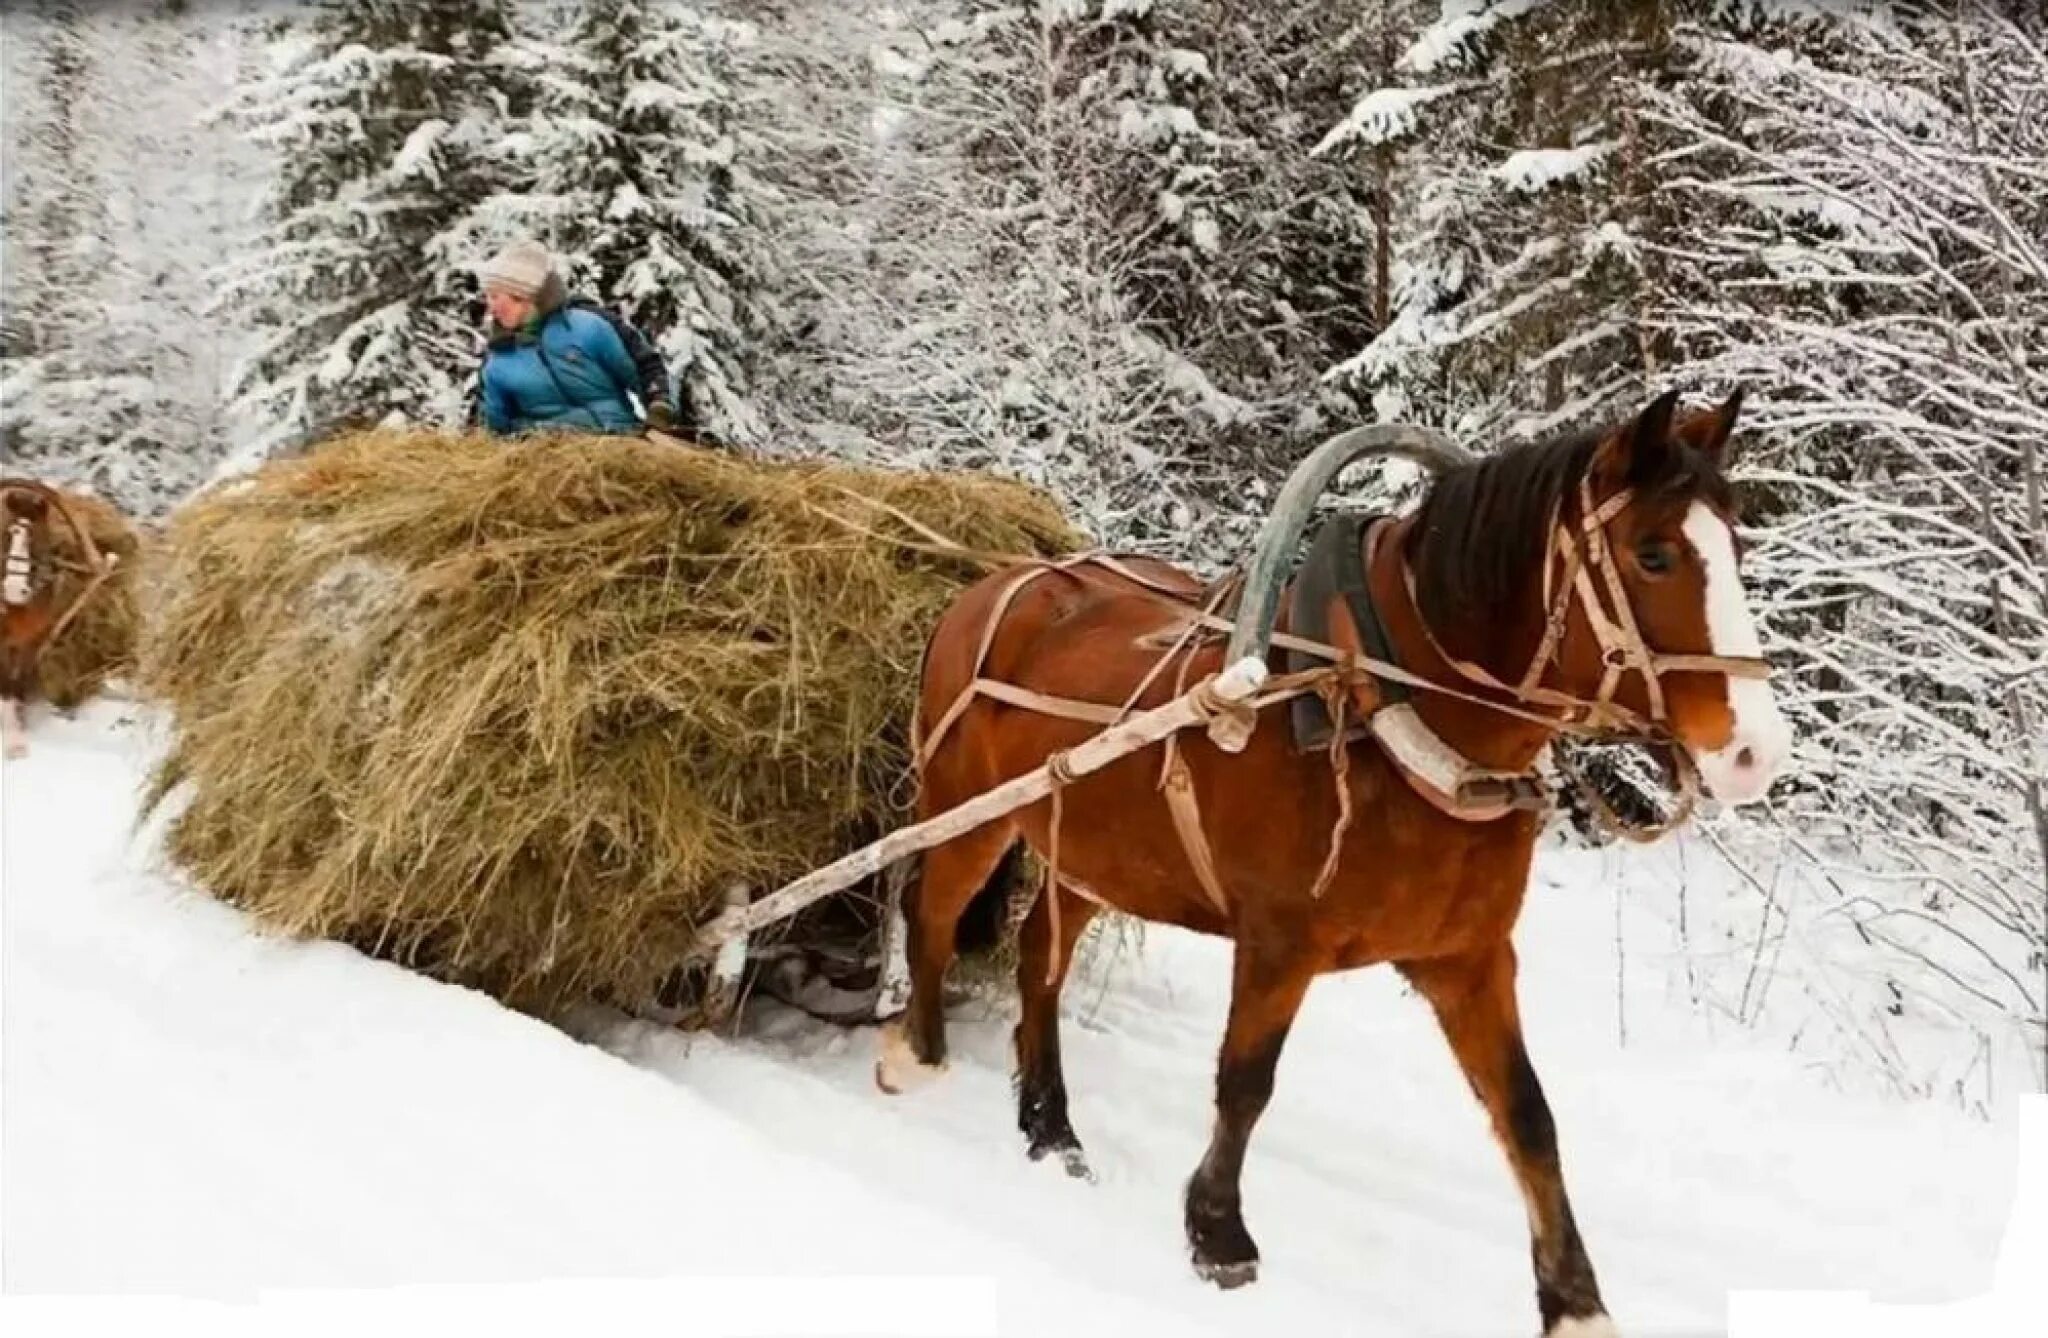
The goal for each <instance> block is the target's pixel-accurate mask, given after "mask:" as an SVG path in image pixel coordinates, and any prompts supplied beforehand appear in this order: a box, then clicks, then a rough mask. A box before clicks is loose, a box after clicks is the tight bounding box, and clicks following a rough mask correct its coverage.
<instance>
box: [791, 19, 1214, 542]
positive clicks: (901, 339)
mask: <svg viewBox="0 0 2048 1338" xmlns="http://www.w3.org/2000/svg"><path fill="white" fill-rule="evenodd" d="M824 8H828V7H826V6H823V5H822V4H820V5H818V6H817V9H813V8H811V7H810V6H809V5H805V6H802V7H799V10H798V12H792V13H790V14H788V15H787V16H785V17H784V18H783V20H782V21H781V22H779V23H777V24H776V25H774V27H773V28H772V29H769V30H768V32H767V36H768V39H769V44H768V45H767V47H766V48H765V49H764V50H763V52H762V53H761V56H760V59H762V60H763V61H772V62H778V63H780V65H781V68H782V69H783V70H785V71H788V72H791V74H793V75H798V76H800V77H801V78H802V79H803V81H804V82H803V83H802V86H801V88H800V90H799V95H800V97H801V100H802V105H800V106H796V107H790V106H787V105H785V106H782V107H779V108H776V109H774V114H775V116H776V120H777V122H778V124H779V127H780V128H779V129H778V130H777V131H776V132H774V133H775V142H774V143H773V144H772V145H771V152H770V154H769V171H770V173H771V175H772V177H773V182H774V186H775V191H776V204H775V208H774V211H773V216H774V220H775V222H774V226H775V230H776V233H777V236H778V243H777V244H778V247H779V249H781V250H782V252H783V253H784V254H785V255H786V256H787V257H788V259H787V262H786V264H787V268H788V272H789V273H791V274H792V275H793V276H796V277H797V278H799V279H800V280H801V282H802V284H803V288H802V289H801V290H800V291H799V292H798V293H797V294H796V295H795V297H794V298H793V299H792V306H793V307H794V308H795V309H796V310H797V311H798V312H800V314H801V318H802V320H803V322H804V327H803V329H802V332H801V337H800V338H799V339H797V340H794V341H791V342H789V343H785V344H783V345H781V346H780V347H779V348H778V349H777V350H776V356H775V364H776V365H775V367H774V369H773V370H772V372H771V376H772V377H773V379H774V380H775V381H776V382H777V384H778V385H779V386H782V387H784V388H786V389H787V388H795V387H801V388H802V390H801V395H800V398H799V397H798V396H789V397H786V398H785V397H779V406H778V413H779V416H780V417H781V423H780V424H779V426H781V427H782V429H783V430H782V431H780V432H778V437H779V438H782V439H785V440H791V441H806V442H808V443H810V444H812V445H814V446H820V447H822V448H824V449H827V450H831V451H834V452H837V453H841V454H848V455H858V456H869V457H875V458H888V459H891V460H897V461H902V462H904V463H909V464H914V465H936V466H945V467H968V468H985V469H990V470H993V471H995V472H998V473H1003V474H1006V475H1009V476H1011V477H1016V478H1022V479H1025V480H1028V481H1030V482H1033V483H1037V484H1040V485H1043V486H1048V487H1051V488H1053V489H1054V490H1055V491H1057V492H1058V493H1059V494H1060V495H1061V496H1062V497H1063V498H1064V499H1065V500H1066V501H1067V503H1068V504H1069V505H1070V506H1071V507H1072V508H1073V509H1074V510H1075V511H1076V513H1077V514H1078V516H1079V517H1080V518H1081V519H1082V520H1083V522H1084V523H1086V524H1087V525H1089V527H1090V528H1091V529H1092V530H1094V531H1095V532H1096V533H1097V534H1100V535H1105V536H1108V537H1111V538H1113V539H1114V540H1115V541H1117V542H1120V543H1126V544H1132V545H1140V546H1142V545H1147V544H1152V545H1162V546H1166V547H1170V548H1173V549H1175V550H1181V551H1185V550H1187V549H1189V548H1191V547H1194V546H1195V545H1196V544H1198V543H1199V542H1200V534H1199V533H1198V532H1206V523H1207V522H1210V521H1213V519H1214V518H1215V516H1216V515H1217V514H1219V511H1220V508H1211V507H1209V506H1208V505H1207V504H1205V503H1204V502H1203V500H1202V499H1203V497H1204V496H1210V495H1220V493H1221V491H1222V488H1223V484H1224V483H1225V482H1226V480H1225V479H1224V478H1222V477H1220V476H1219V477H1214V478H1207V477H1204V476H1203V474H1202V470H1201V466H1199V465H1197V464H1193V463H1191V462H1190V461H1189V460H1188V459H1187V458H1186V456H1185V455H1184V453H1183V451H1182V447H1183V445H1184V444H1185V440H1186V435H1185V434H1186V432H1187V424H1188V422H1189V421H1190V420H1191V418H1192V417H1193V416H1194V415H1197V414H1199V413H1201V412H1203V411H1204V409H1205V408H1206V407H1214V408H1216V409H1217V410H1219V411H1220V412H1226V413H1227V412H1228V411H1229V407H1228V404H1227V401H1226V399H1225V397H1223V396H1222V395H1221V394H1220V392H1218V391H1217V390H1216V389H1215V388H1214V387H1213V386H1211V385H1210V384H1208V383H1207V382H1206V380H1205V379H1204V378H1202V377H1200V376H1199V375H1198V374H1191V372H1192V369H1190V368H1188V367H1187V366H1186V364H1185V362H1184V360H1182V359H1180V358H1179V357H1178V356H1177V354H1176V352H1175V351H1174V350H1173V349H1171V348H1169V347H1166V346H1164V345H1162V344H1161V343H1160V341H1159V340H1158V339H1156V338H1154V337H1153V336H1152V335H1151V334H1150V333H1149V332H1147V331H1146V330H1145V329H1143V328H1142V326H1141V324H1140V322H1139V321H1138V319H1137V313H1136V312H1135V311H1134V310H1133V307H1132V304H1131V302H1130V300H1129V298H1128V297H1127V296H1126V295H1125V294H1126V292H1127V291H1128V290H1127V288H1126V287H1125V284H1126V282H1127V281H1128V280H1129V278H1130V275H1131V272H1132V268H1133V266H1134V265H1135V264H1136V263H1137V262H1138V259H1139V257H1138V255H1137V254H1136V252H1135V251H1134V249H1133V248H1132V246H1131V245H1130V241H1131V238H1130V236H1129V233H1128V232H1127V231H1120V230H1119V229H1118V228H1116V227H1113V226H1109V224H1108V221H1109V220H1112V219H1116V218H1118V217H1119V216H1120V215H1119V214H1118V213H1117V212H1116V211H1115V210H1114V209H1112V210H1110V211H1109V212H1107V213H1106V212H1104V206H1105V203H1106V202H1113V200H1114V198H1115V194H1116V189H1117V187H1118V186H1119V185H1120V184H1121V180H1122V178H1120V177H1118V176H1116V175H1115V174H1114V173H1112V172H1110V171H1108V170H1107V168H1106V167H1105V164H1106V163H1112V162H1113V159H1114V157H1115V154H1116V150H1115V148H1114V147H1113V145H1114V140H1115V136H1116V134H1117V127H1118V124H1119V113H1120V110H1121V109H1120V107H1119V106H1118V101H1119V97H1118V92H1117V90H1118V89H1119V88H1120V87H1122V85H1121V84H1120V83H1119V82H1118V81H1115V80H1104V79H1100V78H1097V77H1095V75H1096V73H1097V72H1098V71H1100V70H1101V69H1102V68H1104V63H1105V62H1111V63H1114V62H1116V61H1118V60H1120V59H1122V56H1121V54H1120V52H1119V49H1118V48H1119V47H1120V46H1122V45H1124V44H1128V43H1135V42H1137V41H1138V40H1139V39H1138V38H1137V37H1136V36H1134V35H1133V33H1132V32H1131V30H1130V28H1129V27H1128V26H1127V25H1123V24H1115V23H1113V24H1109V25H1108V26H1103V24H1102V16H1101V14H1100V13H1099V12H1097V11H1099V9H1100V6H1099V5H1094V4H1084V5H1073V6H1044V7H1039V8H1035V9H1024V8H1016V7H1005V6H997V5H994V4H988V3H983V0H926V2H925V3H918V4H912V5H909V6H905V7H902V8H901V9H900V10H899V11H896V12H893V13H892V14H888V15H881V16H875V17H874V18H873V19H872V20H871V21H870V22H867V23H863V22H860V21H858V19H857V18H856V17H854V16H842V17H839V18H837V19H835V18H833V17H832V16H831V15H828V14H823V13H819V12H817V10H818V9H824ZM1077 15H1079V16H1078V17H1077ZM813 19H816V20H818V21H819V22H818V23H817V24H813V22H812V20H813ZM799 34H801V35H799ZM821 34H823V35H825V36H828V37H833V38H836V39H837V40H839V41H840V42H843V43H844V44H845V50H846V56H847V57H848V58H846V59H832V60H826V59H821V58H819V57H818V55H817V48H816V46H815V45H814V43H815V42H817V41H818V40H819V37H820V35H821ZM776 82H778V83H780V84H782V86H784V87H790V86H793V85H795V84H796V82H797V78H796V77H784V78H778V79H777V80H776ZM764 138H766V137H765V136H764ZM1123 217H1128V215H1123ZM799 406H800V407H799Z"/></svg>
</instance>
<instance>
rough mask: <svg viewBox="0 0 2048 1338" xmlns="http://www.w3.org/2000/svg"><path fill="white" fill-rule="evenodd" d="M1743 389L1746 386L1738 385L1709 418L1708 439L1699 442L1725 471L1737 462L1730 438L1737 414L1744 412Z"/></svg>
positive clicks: (1706, 452) (1710, 457) (1701, 448)
mask: <svg viewBox="0 0 2048 1338" xmlns="http://www.w3.org/2000/svg"><path fill="white" fill-rule="evenodd" d="M1743 390H1744V387H1742V386H1739V385H1738V386H1736V387H1735V390H1734V392H1733V393H1732V394H1730V395H1729V396H1728V398H1727V399H1726V400H1725V401H1723V402H1722V405H1721V407H1720V408H1718V409H1716V410H1715V411H1714V416H1713V417H1712V418H1711V419H1709V420H1708V422H1709V424H1710V427H1709V429H1708V431H1707V433H1706V439H1705V440H1704V441H1702V442H1701V443H1700V444H1699V445H1700V450H1701V451H1703V452H1705V454H1706V455H1707V457H1708V458H1709V459H1711V460H1712V461H1713V462H1714V465H1715V467H1716V468H1718V469H1720V470H1721V471H1722V472H1724V473H1725V472H1727V470H1728V468H1729V466H1731V465H1733V464H1734V463H1735V456H1736V449H1735V447H1734V446H1732V445H1731V444H1730V441H1729V438H1730V434H1731V433H1733V432H1734V431H1735V416H1736V415H1737V414H1739V413H1741V412H1742V394H1743Z"/></svg>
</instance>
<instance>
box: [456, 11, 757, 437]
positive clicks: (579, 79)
mask: <svg viewBox="0 0 2048 1338" xmlns="http://www.w3.org/2000/svg"><path fill="white" fill-rule="evenodd" d="M567 23H568V26H567V28H566V30H565V31H563V32H561V33H560V34H559V35H558V36H557V37H555V38H554V39H553V40H549V41H546V42H544V43H535V44H531V45H530V46H529V48H528V50H527V53H526V54H527V58H528V59H529V60H530V61H531V66H530V68H531V71H532V73H533V75H534V77H535V78H536V81H537V83H538V85H539V87H540V90H541V92H540V97H539V99H538V102H537V105H536V106H535V108H534V111H533V115H532V117H531V120H530V122H529V123H528V125H527V126H526V128H525V129H524V131H523V133H522V134H521V136H520V137H519V139H518V141H517V143H518V153H519V157H520V164H519V166H520V171H519V175H518V177H517V178H516V180H515V181H513V182H512V183H510V186H509V189H508V190H507V191H506V192H505V193H504V194H502V195H501V196H499V197H498V198H497V199H495V200H494V201H492V203H491V205H490V207H489V210H488V212H489V214H490V217H491V225H492V227H493V228H494V229H497V230H499V231H501V232H502V231H504V230H507V229H514V228H516V229H519V230H524V231H529V232H531V233H533V234H534V235H536V236H538V237H539V238H540V239H541V240H543V241H544V242H546V243H547V244H548V246H549V247H550V249H552V250H554V251H555V252H556V253H557V254H558V255H561V256H563V257H564V259H565V263H566V266H567V268H568V269H569V275H568V277H569V279H570V280H571V282H572V286H573V287H575V288H577V289H579V290H581V291H583V292H585V293H588V294H590V295H592V296H594V297H597V298H599V299H600V300H602V301H604V302H607V303H610V304H613V305H615V306H616V307H617V308H618V309H619V310H620V311H621V312H623V313H624V314H625V315H626V316H628V317H629V318H630V319H632V320H633V321H635V322H636V323H637V324H639V325H640V326H641V327H642V328H643V329H645V330H646V331H647V333H648V335H649V337H650V338H653V339H654V340H655V341H656V342H657V343H658V344H659V345H660V347H661V349H662V352H663V354H664V355H665V356H666V357H667V358H668V360H669V370H670V372H671V374H673V375H674V376H675V377H676V378H677V380H678V382H679V383H680V386H681V392H682V404H681V405H679V406H678V407H679V408H681V409H683V410H684V411H685V415H686V417H688V418H689V419H690V420H691V422H692V424H693V425H694V426H695V428H696V429H698V431H699V432H700V434H702V435H704V436H705V437H706V438H707V439H709V440H713V441H722V442H738V443H754V442H758V441H759V440H761V438H762V437H763V435H764V428H763V425H762V418H761V414H760V412H759V411H758V409H757V408H756V407H755V405H754V404H753V402H752V400H751V398H750V397H751V393H752V392H751V391H750V389H749V376H748V371H747V368H748V364H749V360H750V359H751V358H752V356H753V354H754V350H755V347H756V346H757V345H758V343H759V342H760V339H761V337H762V333H761V328H760V324H761V312H760V310H759V306H760V303H761V301H762V300H763V299H762V295H761V293H760V289H761V287H762V285H763V282H764V275H763V266H764V258H763V254H762V251H761V247H760V244H759V237H758V232H757V228H758V225H757V224H756V222H755V220H754V218H753V213H754V206H753V204H752V201H751V199H750V190H751V188H752V184H751V182H750V180H749V177H748V175H747V172H746V170H745V167H744V165H743V164H741V163H740V162H738V161H737V152H736V148H737V140H736V138H735V136H734V133H733V129H732V120H733V116H734V96H733V89H732V86H731V80H732V73H731V66H732V62H733V59H734V54H735V50H736V49H737V48H739V47H740V46H742V45H743V44H744V43H745V42H746V41H747V40H748V39H749V36H750V29H749V28H748V27H747V26H746V25H743V24H736V23H733V22H730V21H727V20H724V19H721V18H719V17H717V16H716V15H714V14H712V13H710V12H708V11H707V10H705V9H703V8H700V7H696V6H691V5H678V4H672V3H660V2H658V0H590V3H587V4H584V5H580V6H577V7H575V8H574V9H573V10H571V11H569V13H568V15H567Z"/></svg>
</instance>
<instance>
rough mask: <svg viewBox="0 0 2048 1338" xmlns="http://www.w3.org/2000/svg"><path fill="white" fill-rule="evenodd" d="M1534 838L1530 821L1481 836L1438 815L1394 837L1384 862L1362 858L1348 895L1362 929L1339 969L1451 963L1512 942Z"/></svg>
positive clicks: (1491, 828) (1343, 952) (1508, 822)
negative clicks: (1436, 961) (1454, 957)
mask: <svg viewBox="0 0 2048 1338" xmlns="http://www.w3.org/2000/svg"><path fill="white" fill-rule="evenodd" d="M1419 816H1420V815H1419ZM1389 825H1398V822H1397V823H1395V824H1389ZM1534 838H1535V822H1534V820H1533V819H1532V818H1530V817H1528V816H1527V815H1521V814H1515V815H1510V816H1508V817H1505V818H1502V819H1500V820H1499V824H1498V825H1497V826H1496V825H1493V824H1488V825H1487V826H1486V827H1483V828H1478V829H1475V828H1473V827H1472V826H1470V825H1468V824H1464V823H1456V822H1455V820H1454V819H1448V818H1444V817H1443V816H1442V815H1440V814H1438V813H1436V812H1435V810H1433V809H1432V810H1430V811H1429V812H1428V814H1427V815H1426V816H1420V821H1419V822H1418V824H1417V827H1416V829H1415V830H1414V831H1413V832H1407V833H1400V834H1394V833H1389V836H1388V839H1387V841H1386V844H1385V846H1384V847H1383V849H1382V851H1381V852H1380V856H1379V858H1377V859H1373V860H1371V861H1369V862H1368V861H1367V860H1366V859H1365V857H1364V856H1363V855H1362V854H1361V855H1360V857H1359V858H1360V863H1361V865H1362V866H1363V867H1362V876H1361V877H1360V878H1359V879H1358V880H1357V882H1356V883H1353V884H1352V885H1351V889H1347V890H1350V891H1351V896H1352V898H1353V899H1354V900H1355V901H1356V902H1357V903H1358V905H1357V910H1356V912H1355V917H1354V919H1355V924H1356V928H1355V930H1354V932H1353V933H1352V934H1351V935H1350V936H1349V937H1348V938H1347V939H1346V940H1345V942H1344V943H1343V945H1342V947H1341V949H1340V950H1339V953H1338V964H1339V966H1340V967H1343V968H1350V967H1356V966H1370V965H1376V964H1379V963H1383V962H1400V961H1413V960H1417V959H1421V958H1429V957H1443V956H1451V955H1456V954H1459V953H1464V952H1470V951H1472V950H1474V949H1477V948H1481V947H1484V946H1487V945H1489V944H1494V943H1499V942H1502V941H1503V940H1505V939H1507V938H1509V937H1510V936H1511V935H1512V934H1513V933H1514V928H1515V922H1516V921H1517V920H1518V919H1519V918H1520V916H1521V911H1522V903H1523V900H1524V898H1525V895H1526V892H1527V888H1528V877H1529V862H1530V857H1531V855H1532V854H1533V852H1534ZM1351 853H1352V852H1350V851H1348V850H1347V851H1346V855H1347V856H1349V855H1351ZM1347 881H1348V880H1347ZM1352 889H1355V890H1352Z"/></svg>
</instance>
